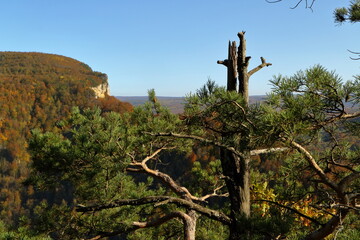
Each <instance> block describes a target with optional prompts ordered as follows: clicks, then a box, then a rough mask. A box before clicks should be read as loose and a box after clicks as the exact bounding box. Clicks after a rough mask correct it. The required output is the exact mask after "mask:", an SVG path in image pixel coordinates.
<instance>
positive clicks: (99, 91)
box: [91, 82, 110, 98]
mask: <svg viewBox="0 0 360 240" xmlns="http://www.w3.org/2000/svg"><path fill="white" fill-rule="evenodd" d="M91 89H92V90H93V91H94V93H95V97H96V98H105V96H106V95H110V88H109V84H108V83H107V82H105V83H102V84H100V85H98V86H96V87H92V88H91Z"/></svg>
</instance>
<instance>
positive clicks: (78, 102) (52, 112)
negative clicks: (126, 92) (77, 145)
mask: <svg viewBox="0 0 360 240" xmlns="http://www.w3.org/2000/svg"><path fill="white" fill-rule="evenodd" d="M107 84H108V83H107V75H106V74H103V73H100V72H96V71H93V70H92V69H91V68H90V67H89V66H88V65H86V64H84V63H82V62H79V61H77V60H74V59H71V58H68V57H64V56H59V55H54V54H43V53H20V52H1V53H0V174H1V175H0V192H1V193H0V218H1V219H2V220H3V221H5V222H11V221H12V220H14V219H16V218H17V217H18V216H20V215H21V214H24V213H26V209H28V207H31V205H32V202H33V201H32V200H31V195H32V193H33V190H32V189H31V188H29V189H24V187H23V186H22V184H21V182H22V181H23V180H24V179H25V178H26V176H27V172H28V169H27V167H28V163H29V161H30V157H29V154H28V152H27V138H28V137H29V135H30V130H31V129H34V128H39V129H41V130H47V131H50V130H54V129H55V126H56V123H57V122H58V121H59V120H60V119H62V118H63V117H66V116H68V115H69V113H70V111H71V108H72V107H74V106H80V107H81V108H85V107H91V106H94V105H98V106H100V107H101V108H102V109H103V111H109V110H115V111H117V112H125V111H129V110H131V109H132V106H131V105H130V104H128V103H123V102H120V101H119V100H117V99H116V98H114V97H112V96H109V95H108V93H106V92H105V93H104V94H105V98H96V96H95V93H94V91H93V90H92V89H91V88H92V87H97V86H100V85H103V86H105V87H106V86H107Z"/></svg>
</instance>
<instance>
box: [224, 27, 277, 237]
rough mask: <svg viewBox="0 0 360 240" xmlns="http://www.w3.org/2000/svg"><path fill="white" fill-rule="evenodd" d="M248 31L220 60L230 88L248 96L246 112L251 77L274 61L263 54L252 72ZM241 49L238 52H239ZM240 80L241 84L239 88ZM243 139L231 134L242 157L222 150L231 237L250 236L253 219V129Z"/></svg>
mask: <svg viewBox="0 0 360 240" xmlns="http://www.w3.org/2000/svg"><path fill="white" fill-rule="evenodd" d="M244 35H245V32H239V33H238V37H239V40H240V43H239V47H238V49H236V42H232V43H231V44H230V42H229V49H228V59H225V60H224V61H218V63H219V64H223V65H225V66H226V67H227V91H237V92H238V93H239V94H241V95H242V96H243V98H244V102H245V104H244V106H243V107H244V110H245V114H246V111H247V109H248V105H249V79H250V77H251V75H252V74H254V73H255V72H257V71H259V70H260V69H261V68H263V67H265V66H270V65H271V63H266V61H265V59H264V58H262V57H261V64H260V65H258V66H257V67H256V68H254V69H252V70H250V71H248V66H249V61H250V58H251V57H249V56H246V40H245V37H244ZM236 50H237V52H236ZM237 81H239V87H238V89H237ZM240 135H241V137H240V140H239V141H237V142H236V140H235V139H236V138H237V137H239V136H231V137H233V139H234V145H235V146H236V148H237V149H239V151H240V152H241V153H242V157H239V156H236V155H234V154H233V153H232V152H230V151H228V150H224V149H222V150H221V164H222V169H223V174H224V175H225V182H226V186H227V189H228V191H229V199H230V206H231V214H230V217H231V220H232V224H231V225H230V239H232V240H233V239H234V240H235V239H249V238H250V234H249V231H248V230H247V229H246V226H244V221H245V222H247V221H246V220H247V219H249V218H250V214H251V213H250V166H249V164H250V158H251V154H250V151H251V148H250V131H248V130H244V132H242V133H241V134H240ZM223 138H224V139H227V140H228V138H229V134H224V136H223Z"/></svg>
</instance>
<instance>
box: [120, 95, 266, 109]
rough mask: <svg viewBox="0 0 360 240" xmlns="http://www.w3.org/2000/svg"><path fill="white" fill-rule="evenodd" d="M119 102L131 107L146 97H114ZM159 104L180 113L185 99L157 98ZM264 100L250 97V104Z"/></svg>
mask: <svg viewBox="0 0 360 240" xmlns="http://www.w3.org/2000/svg"><path fill="white" fill-rule="evenodd" d="M116 98H118V99H119V100H120V101H123V102H129V103H131V104H132V105H133V106H135V107H136V106H139V105H142V104H144V103H145V102H146V101H147V100H148V97H146V96H132V97H126V96H116ZM157 98H158V100H159V102H160V103H161V104H162V105H164V106H166V107H168V108H169V109H170V111H171V112H172V113H182V112H183V111H184V104H185V98H184V97H157ZM265 98H266V96H265V95H258V96H250V102H260V101H263V100H264V99H265Z"/></svg>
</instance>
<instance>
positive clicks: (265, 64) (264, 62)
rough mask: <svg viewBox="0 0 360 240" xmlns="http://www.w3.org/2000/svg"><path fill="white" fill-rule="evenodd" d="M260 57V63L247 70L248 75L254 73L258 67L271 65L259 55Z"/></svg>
mask: <svg viewBox="0 0 360 240" xmlns="http://www.w3.org/2000/svg"><path fill="white" fill-rule="evenodd" d="M260 59H261V64H260V65H259V66H257V67H255V68H253V69H252V70H250V71H249V72H248V75H249V77H250V76H251V75H253V74H254V73H256V72H257V71H259V70H260V69H262V68H263V67H268V66H271V65H272V64H271V63H267V62H266V60H265V58H263V57H260Z"/></svg>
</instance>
